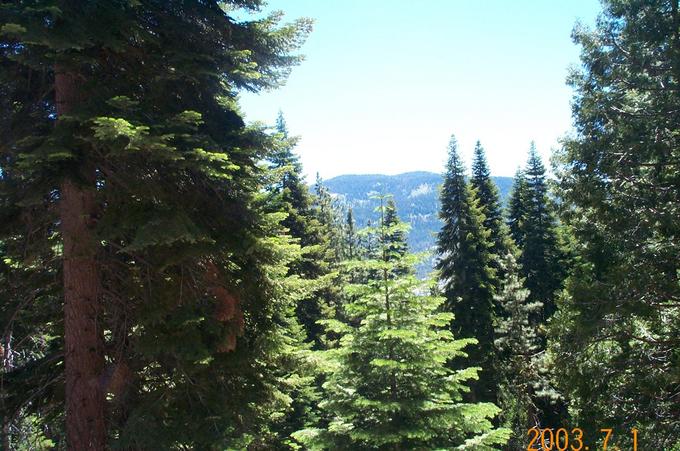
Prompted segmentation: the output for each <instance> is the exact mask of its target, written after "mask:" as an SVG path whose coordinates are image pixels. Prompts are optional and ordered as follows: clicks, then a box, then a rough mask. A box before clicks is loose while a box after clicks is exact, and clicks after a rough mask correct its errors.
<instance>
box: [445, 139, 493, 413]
mask: <svg viewBox="0 0 680 451" xmlns="http://www.w3.org/2000/svg"><path fill="white" fill-rule="evenodd" d="M440 217H441V219H442V221H443V222H444V224H443V227H442V230H441V231H440V232H439V236H438V240H437V246H438V253H439V256H440V257H439V262H438V263H437V269H438V270H439V274H440V276H439V277H440V281H441V284H442V286H443V288H442V289H443V294H444V296H445V297H446V304H445V308H446V310H447V311H450V312H452V313H453V314H454V316H455V321H454V322H453V324H452V327H453V333H454V335H456V336H462V337H474V338H476V339H477V340H478V341H479V346H478V347H477V348H475V349H473V350H471V351H470V359H469V361H470V363H472V364H473V365H475V366H479V367H481V368H482V374H481V376H480V379H479V381H478V382H477V383H476V384H474V385H473V398H474V399H479V400H487V401H494V400H495V387H496V381H495V379H494V374H493V371H492V362H493V349H494V348H493V336H494V334H493V318H494V306H493V304H494V300H493V295H494V285H495V284H496V280H495V275H494V271H493V269H492V267H491V254H490V253H489V249H490V248H491V241H490V237H489V231H488V230H486V229H485V228H484V224H483V222H484V215H483V214H482V211H481V209H480V207H479V205H478V202H477V200H476V198H475V196H474V191H473V190H472V188H471V187H470V185H469V184H468V183H467V182H466V180H465V168H464V166H463V162H462V161H461V160H460V157H459V155H458V149H457V143H456V140H455V138H454V137H452V138H451V142H450V143H449V159H448V163H447V167H446V174H445V177H444V185H443V188H442V193H441V212H440Z"/></svg>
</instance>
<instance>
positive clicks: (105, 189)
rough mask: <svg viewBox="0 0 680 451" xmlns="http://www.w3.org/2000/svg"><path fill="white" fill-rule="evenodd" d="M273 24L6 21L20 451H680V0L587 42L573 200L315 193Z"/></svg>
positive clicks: (482, 166) (2, 407)
mask: <svg viewBox="0 0 680 451" xmlns="http://www.w3.org/2000/svg"><path fill="white" fill-rule="evenodd" d="M330 3H331V2H329V4H330ZM338 3H340V2H338ZM442 3H444V2H442ZM452 3H456V4H457V5H458V4H463V3H465V2H452ZM333 4H335V2H333ZM305 5H307V6H309V5H310V4H308V3H305ZM362 5H363V3H362ZM263 7H264V5H263V3H262V2H261V1H259V0H229V1H220V2H216V1H194V0H181V1H180V0H168V1H163V2H158V1H151V0H134V1H124V0H121V1H110V0H106V1H104V0H93V1H81V0H79V1H75V0H22V1H2V2H0V364H1V366H0V439H1V441H0V448H1V449H2V450H3V451H4V450H7V451H9V450H17V451H29V450H31V451H32V450H74V451H104V450H130V451H132V450H151V451H156V450H158V451H164V450H216V451H218V450H219V451H222V450H224V451H226V450H247V451H257V450H298V451H301V450H329V451H330V450H358V451H363V450H366V451H368V450H380V451H406V450H469V451H491V450H508V451H516V450H528V451H531V450H534V451H538V450H556V451H564V450H567V449H569V450H572V451H587V450H592V451H595V450H598V451H606V450H624V449H625V450H632V451H638V450H640V451H643V450H663V451H666V450H668V451H680V259H679V258H678V256H679V255H680V11H679V9H678V2H677V0H603V1H602V4H601V9H602V12H601V14H600V16H599V19H598V21H597V23H596V25H595V26H594V27H593V28H588V27H585V26H580V25H577V26H576V27H575V28H574V32H573V39H574V42H575V44H576V45H578V46H579V48H580V50H581V56H580V59H581V64H580V66H578V67H575V68H574V69H573V70H572V71H571V72H570V75H569V77H568V83H569V86H570V87H571V89H572V90H573V93H574V95H573V103H572V113H573V122H574V131H573V133H571V134H567V135H565V136H566V137H565V138H564V139H563V140H562V142H561V147H560V149H558V150H557V151H556V152H555V153H554V155H553V157H554V158H553V160H554V168H555V170H554V180H551V181H549V180H548V177H547V175H546V174H547V170H546V162H545V161H544V159H543V158H541V154H540V152H539V149H538V148H537V146H536V145H535V144H534V143H533V142H527V143H526V151H525V153H524V154H523V155H521V159H523V161H524V163H523V164H522V166H521V167H520V168H519V169H518V170H517V173H516V174H515V176H514V177H513V178H512V179H508V178H502V177H500V178H499V177H492V176H491V174H490V170H489V167H490V165H489V162H488V161H487V154H486V152H485V149H484V147H483V145H482V143H480V142H479V141H478V142H477V144H476V145H475V146H474V153H473V159H472V161H471V162H470V164H466V162H465V161H464V160H463V159H462V158H461V149H460V146H459V143H458V140H457V139H456V136H455V135H453V134H451V135H450V137H449V138H448V145H447V142H442V143H441V148H442V149H446V163H445V165H444V166H443V167H442V175H441V176H440V175H437V174H433V173H427V172H412V173H406V174H402V175H400V176H379V175H365V176H341V177H337V178H335V179H331V180H329V181H327V182H323V181H322V180H321V179H320V178H318V179H317V181H316V183H315V184H314V185H313V186H309V185H308V183H307V182H306V181H305V177H304V174H305V167H304V165H303V161H302V159H301V157H300V155H299V154H300V151H299V137H296V136H293V135H292V134H291V133H290V131H289V128H288V125H287V123H286V117H285V116H284V115H283V113H279V116H278V118H277V119H276V121H275V122H274V121H273V120H272V122H273V123H270V124H265V123H261V122H253V123H248V122H247V121H246V120H245V117H244V113H243V111H242V108H241V105H240V102H241V97H240V94H241V93H243V92H245V91H248V92H251V93H259V94H260V95H262V96H267V95H269V94H270V93H269V92H270V91H271V90H274V89H277V88H281V87H282V86H283V84H284V83H285V82H286V80H287V79H288V77H289V75H290V73H291V71H292V70H294V67H295V66H297V65H299V64H301V63H302V61H303V57H302V55H301V54H300V51H301V47H302V45H303V44H304V42H305V40H306V39H307V37H308V35H309V34H310V33H311V32H312V22H311V20H309V19H306V18H299V19H293V20H292V21H289V22H286V20H284V16H283V13H280V12H274V13H271V14H266V13H264V12H263ZM362 7H363V6H362ZM439 7H443V6H441V5H440V6H439ZM457 7H458V6H457ZM428 8H432V9H433V10H435V12H437V11H436V10H437V8H438V7H437V6H435V4H434V3H433V4H432V5H430V6H428ZM408 11H409V12H410V11H411V10H410V9H409V10H408ZM371 20H378V18H377V17H376V18H373V17H372V18H371ZM343 25H344V24H343ZM398 31H399V32H402V31H403V30H398ZM475 42H476V41H475V37H474V36H471V37H470V39H469V42H468V41H466V42H465V45H466V46H473V47H474V46H475ZM354 50H355V49H352V51H354ZM401 51H402V50H401V49H400V50H399V52H398V54H399V55H401V54H402V53H401ZM331 53H332V52H331ZM375 56H376V55H372V58H373V57H375ZM442 57H443V56H442ZM400 61H402V59H401V56H400ZM543 63H544V61H541V64H543ZM400 64H401V63H400ZM409 64H421V62H419V61H417V60H415V59H413V60H412V61H409ZM422 64H423V65H424V64H426V62H425V61H423V62H422ZM459 64H465V62H464V61H461V62H460V63H459ZM343 65H345V66H346V67H345V68H346V69H347V70H357V71H361V70H363V69H364V68H363V67H356V68H353V67H351V65H346V64H345V63H344V62H343ZM504 71H505V68H502V70H501V68H499V71H498V72H499V73H501V74H504V73H505V72H504ZM426 81H427V80H422V82H423V83H424V82H426ZM319 83H320V84H321V85H324V86H328V84H327V83H326V80H325V79H324V80H320V81H319ZM328 89H331V88H328ZM332 89H333V90H334V92H335V91H336V90H339V89H340V88H339V87H338V86H333V87H332ZM398 96H403V93H401V92H400V93H398V94H395V96H394V97H398ZM297 100H299V99H297ZM455 107H456V106H455V105H452V106H451V108H455ZM402 113H403V112H402V111H400V112H399V114H402ZM408 113H415V112H408ZM484 125H485V126H489V127H492V126H493V123H489V122H484ZM537 127H538V125H537ZM452 131H453V130H452ZM349 132H350V130H343V133H349ZM318 152H319V153H323V152H324V149H323V148H320V149H318ZM410 157H413V158H414V161H416V160H415V157H414V156H413V155H411V156H410ZM338 158H339V157H338ZM415 164H417V161H416V162H414V165H415ZM409 230H410V232H409ZM408 233H410V235H407V234H408ZM424 249H428V250H431V251H432V254H431V258H432V260H430V261H429V262H426V263H423V262H422V258H420V257H419V256H418V255H416V253H415V252H417V251H420V250H424ZM428 265H429V266H428ZM423 268H428V269H433V271H431V272H429V271H423ZM426 273H427V274H426Z"/></svg>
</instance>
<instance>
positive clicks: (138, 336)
mask: <svg viewBox="0 0 680 451" xmlns="http://www.w3.org/2000/svg"><path fill="white" fill-rule="evenodd" d="M241 6H245V7H246V8H248V9H251V10H254V9H257V7H258V2H255V1H253V2H240V1H239V2H223V3H221V4H219V5H218V4H217V3H214V2H204V3H197V2H189V3H187V2H177V1H169V2H164V3H163V4H162V5H161V4H158V3H153V2H146V1H141V2H113V3H112V2H103V1H93V2H76V1H71V0H61V1H58V2H44V1H35V2H28V3H16V2H15V3H12V4H3V7H2V8H1V9H0V14H1V15H2V17H1V18H0V22H2V23H3V24H5V25H3V26H2V33H1V34H0V60H1V61H2V64H1V65H0V78H2V79H3V80H6V79H14V80H15V82H16V83H13V84H10V85H4V84H3V89H5V90H6V92H3V94H4V95H6V96H7V101H8V102H11V103H12V105H14V107H13V108H12V109H11V113H10V114H9V116H10V120H3V121H2V122H1V127H2V130H1V131H0V136H2V137H3V144H2V160H1V161H2V163H1V164H2V168H1V169H2V173H3V174H4V173H8V174H9V173H11V174H14V175H13V176H12V180H13V181H14V182H17V183H18V184H19V188H20V189H19V190H18V192H19V193H21V194H20V197H19V199H17V200H16V202H15V203H14V204H13V208H11V209H10V210H11V214H12V216H13V219H15V218H17V219H18V220H19V221H25V220H26V219H27V218H28V216H26V215H25V214H24V213H25V212H27V211H28V210H30V209H32V208H34V207H35V206H37V205H41V206H42V207H46V208H45V211H46V212H47V214H46V215H44V216H42V217H41V219H40V221H41V222H40V225H39V226H38V225H37V224H30V225H29V224H28V223H26V226H28V227H30V228H31V229H34V230H45V231H49V233H46V234H39V235H33V236H31V240H35V241H38V242H40V243H42V244H43V246H42V247H41V248H42V249H45V248H46V247H47V244H48V243H49V245H50V246H51V248H52V252H54V253H55V254H56V255H55V256H54V258H56V259H57V261H58V262H59V263H61V266H62V267H61V268H59V269H60V274H61V276H62V277H63V279H62V281H61V282H60V283H59V284H58V290H59V292H60V294H61V295H62V296H63V300H64V303H63V307H64V313H65V315H64V320H63V322H62V323H61V324H63V342H62V341H61V340H55V345H56V346H58V347H62V346H63V347H62V349H61V352H54V353H52V354H49V355H45V354H43V355H39V356H36V358H34V359H32V361H30V362H24V365H22V366H21V367H18V368H14V369H13V370H12V371H11V376H12V377H11V378H12V379H13V380H15V381H17V383H19V381H21V382H25V381H26V380H27V378H25V377H22V376H23V375H30V374H33V371H32V368H33V365H32V364H33V363H38V362H39V361H40V359H41V358H47V357H48V356H49V357H50V358H52V359H53V360H52V361H53V362H57V363H58V365H56V368H57V369H58V370H57V371H56V372H54V376H53V377H52V378H51V379H50V380H48V383H47V384H43V383H42V382H44V381H39V382H40V384H36V385H32V386H30V387H20V386H19V385H14V386H10V387H9V388H4V389H7V390H9V392H10V393H13V394H17V393H21V395H18V394H17V396H23V397H25V398H24V399H28V397H32V399H36V397H40V398H41V399H45V400H46V402H50V403H52V405H55V404H56V405H59V403H60V402H64V404H62V409H61V410H62V411H64V412H65V430H66V437H67V439H68V442H67V446H68V448H69V449H79V450H80V449H83V450H85V449H97V450H98V449H105V448H107V447H109V446H112V447H114V446H115V447H121V448H137V449H152V448H155V449H172V448H175V447H193V448H207V447H215V446H217V447H224V448H229V447H242V446H244V444H245V443H247V442H248V440H249V438H248V437H249V436H251V435H250V434H252V433H254V432H257V431H258V429H259V428H261V427H262V424H263V422H264V421H265V420H266V419H268V418H269V416H270V414H271V413H272V411H274V410H275V409H277V408H278V407H277V404H279V402H278V401H277V399H281V397H280V394H279V391H278V388H277V386H278V384H279V381H278V380H277V374H276V372H275V371H273V365H274V362H276V361H277V359H278V358H279V356H280V355H281V353H285V352H287V351H285V350H284V348H285V346H284V343H283V341H282V340H283V339H282V336H281V335H280V334H279V333H278V331H277V327H278V325H279V323H280V322H281V321H284V318H285V316H286V315H287V313H286V310H287V309H288V308H289V306H290V304H289V302H288V300H289V295H288V294H287V285H286V282H285V281H284V279H283V277H284V276H285V272H283V271H282V270H283V269H285V268H284V266H283V265H284V264H285V263H286V259H287V255H288V254H290V253H291V252H289V251H288V250H287V249H288V245H287V244H286V243H285V240H282V239H280V238H279V237H278V236H277V235H278V234H279V226H278V225H277V218H276V217H273V216H272V215H269V214H267V213H266V211H265V210H264V209H263V208H262V203H263V199H262V198H261V193H262V191H263V188H264V187H263V184H262V182H261V177H260V174H261V167H260V165H259V161H260V160H261V159H262V158H264V157H266V156H267V148H269V147H270V141H271V140H270V138H269V137H268V136H267V135H266V134H265V133H263V131H262V130H259V129H257V128H246V127H245V126H244V123H243V119H242V117H241V116H240V113H239V111H238V106H237V99H236V94H237V90H239V89H249V90H252V91H259V90H261V89H265V88H272V87H276V86H277V85H279V84H280V82H282V81H283V80H284V79H285V76H286V75H287V73H288V71H289V68H290V67H291V66H292V65H294V64H295V63H296V62H297V61H299V58H298V57H296V56H293V55H291V54H290V53H291V52H292V51H294V50H295V49H296V48H297V47H298V46H299V44H300V43H301V38H302V37H303V36H304V35H305V34H306V31H307V30H308V28H309V23H308V22H307V21H300V22H297V23H295V24H292V25H288V26H283V27H279V26H278V22H279V20H280V16H276V15H275V16H271V17H269V18H265V19H259V20H247V19H244V20H239V21H236V20H234V19H233V18H232V17H231V10H232V9H235V8H238V7H241ZM3 183H4V178H3ZM8 236H9V235H7V234H6V233H5V231H4V230H3V234H2V237H0V240H2V241H3V243H6V242H7V240H8ZM50 240H51V242H50ZM41 252H43V251H41ZM46 256H48V254H46V253H41V254H40V256H39V257H38V256H32V257H31V259H32V260H28V262H30V263H28V264H30V265H32V267H35V268H39V267H38V266H33V265H35V264H39V260H37V258H40V257H43V258H44V257H46ZM33 258H35V259H33ZM12 259H13V260H14V258H12ZM3 260H4V256H3ZM25 261H27V260H25ZM52 269H53V267H50V266H49V265H48V266H47V267H45V269H44V271H49V270H52ZM45 274H46V272H45ZM35 288H37V287H35ZM50 321H51V322H52V323H60V320H59V318H57V317H52V318H50ZM36 327H37V325H36ZM62 356H63V357H62ZM62 378H63V379H62ZM60 380H64V381H65V397H64V394H63V393H62V394H59V391H60V389H59V381H60ZM19 390H21V391H19ZM27 390H29V391H27ZM64 398H65V401H60V400H64ZM23 406H24V408H25V409H30V410H33V412H34V413H35V415H38V417H39V418H42V419H43V421H44V420H45V417H44V416H40V415H41V413H42V412H41V408H42V407H44V404H41V403H34V402H32V403H24V404H23ZM57 420H58V419H54V418H53V419H52V423H51V424H50V425H58V422H57ZM55 429H58V428H55Z"/></svg>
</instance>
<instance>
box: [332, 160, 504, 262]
mask: <svg viewBox="0 0 680 451" xmlns="http://www.w3.org/2000/svg"><path fill="white" fill-rule="evenodd" d="M442 180H443V179H442V175H441V174H435V173H434V172H425V171H418V172H407V173H404V174H399V175H380V174H367V175H340V176H338V177H334V178H332V179H329V180H326V181H325V182H324V183H325V184H326V186H328V189H329V190H330V191H331V193H333V194H334V195H335V196H336V197H337V198H338V199H339V200H340V201H341V202H343V203H345V204H346V205H347V206H351V207H352V210H353V212H354V217H355V220H356V222H357V226H358V227H364V226H366V223H367V221H368V220H369V219H371V220H372V221H375V220H376V219H377V215H376V214H375V212H374V209H375V207H376V206H377V201H376V200H375V199H371V198H370V195H371V193H378V194H391V195H392V196H394V201H395V203H396V204H397V210H398V212H399V217H400V218H401V219H402V220H403V221H404V222H406V223H408V224H410V225H411V231H410V232H409V246H410V247H411V250H412V251H414V252H423V251H427V250H434V245H435V240H436V238H435V235H436V233H437V232H438V231H439V229H440V227H441V221H440V220H439V216H438V214H439V187H440V186H441V184H442ZM493 180H494V182H495V183H496V185H497V186H498V189H499V191H500V194H501V201H502V202H503V203H504V202H505V199H506V198H507V196H508V194H509V192H510V188H511V186H512V177H493Z"/></svg>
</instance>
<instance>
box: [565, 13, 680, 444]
mask: <svg viewBox="0 0 680 451" xmlns="http://www.w3.org/2000/svg"><path fill="white" fill-rule="evenodd" d="M602 7H603V13H602V15H601V17H600V19H599V20H598V22H597V26H596V27H595V28H594V29H587V28H585V27H580V26H578V27H576V28H575V29H574V32H573V37H574V40H575V42H576V43H577V44H579V45H580V46H581V63H582V64H581V65H580V66H579V67H580V68H581V69H580V70H578V71H574V73H573V74H572V75H571V76H570V79H569V82H570V84H571V86H572V87H573V88H574V90H575V94H574V99H575V100H574V105H573V117H574V123H575V130H576V132H577V133H576V135H575V136H573V137H572V138H570V139H568V140H566V142H565V144H564V148H563V149H562V151H561V152H560V154H559V155H558V159H557V161H558V163H559V164H558V168H559V173H558V179H559V185H560V194H561V196H562V198H563V201H564V208H563V209H562V218H563V220H564V222H565V223H567V224H568V226H569V227H570V229H571V230H572V231H573V232H574V233H575V237H576V239H575V240H574V249H575V251H576V253H577V264H576V266H575V269H574V271H573V274H572V275H571V276H570V278H569V280H568V282H567V293H568V295H567V296H565V298H564V299H562V300H561V303H560V305H559V307H560V309H559V311H558V314H557V316H556V317H555V321H553V328H552V331H553V333H554V335H553V341H552V345H553V349H552V351H553V353H554V355H556V356H557V361H556V362H557V364H558V365H559V367H560V368H562V369H563V370H562V371H560V372H559V373H558V376H559V378H560V382H561V387H562V388H563V389H564V390H565V392H566V393H567V394H568V395H569V397H570V399H571V404H570V406H571V408H572V410H571V413H572V415H573V416H574V421H575V422H578V423H579V424H584V425H593V426H592V429H596V428H597V426H596V425H598V424H604V423H607V424H616V425H619V426H620V427H621V428H622V430H630V429H631V428H633V427H635V428H637V429H638V430H639V432H638V437H639V445H638V446H639V449H680V443H679V442H680V440H679V439H678V437H680V404H679V403H678V395H677V393H678V386H680V377H679V376H678V375H680V358H678V356H679V354H678V349H680V309H679V308H678V300H679V299H680V283H679V278H680V273H679V272H678V255H680V242H679V241H678V237H680V221H679V220H678V218H680V168H679V162H680V142H679V138H680V134H678V124H679V123H680V122H679V119H680V116H679V112H680V98H679V97H678V92H680V77H678V74H679V73H680V58H679V55H680V41H679V40H678V23H680V12H679V11H678V2H676V1H662V0H641V1H631V0H625V1H605V2H602ZM588 432H589V431H588V430H585V433H586V434H587V433H588ZM619 440H620V441H619V442H618V443H617V445H619V446H620V447H621V449H631V448H632V443H631V441H632V436H630V435H623V434H622V436H621V437H620V438H619ZM592 448H593V446H592V445H591V449H592Z"/></svg>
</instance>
